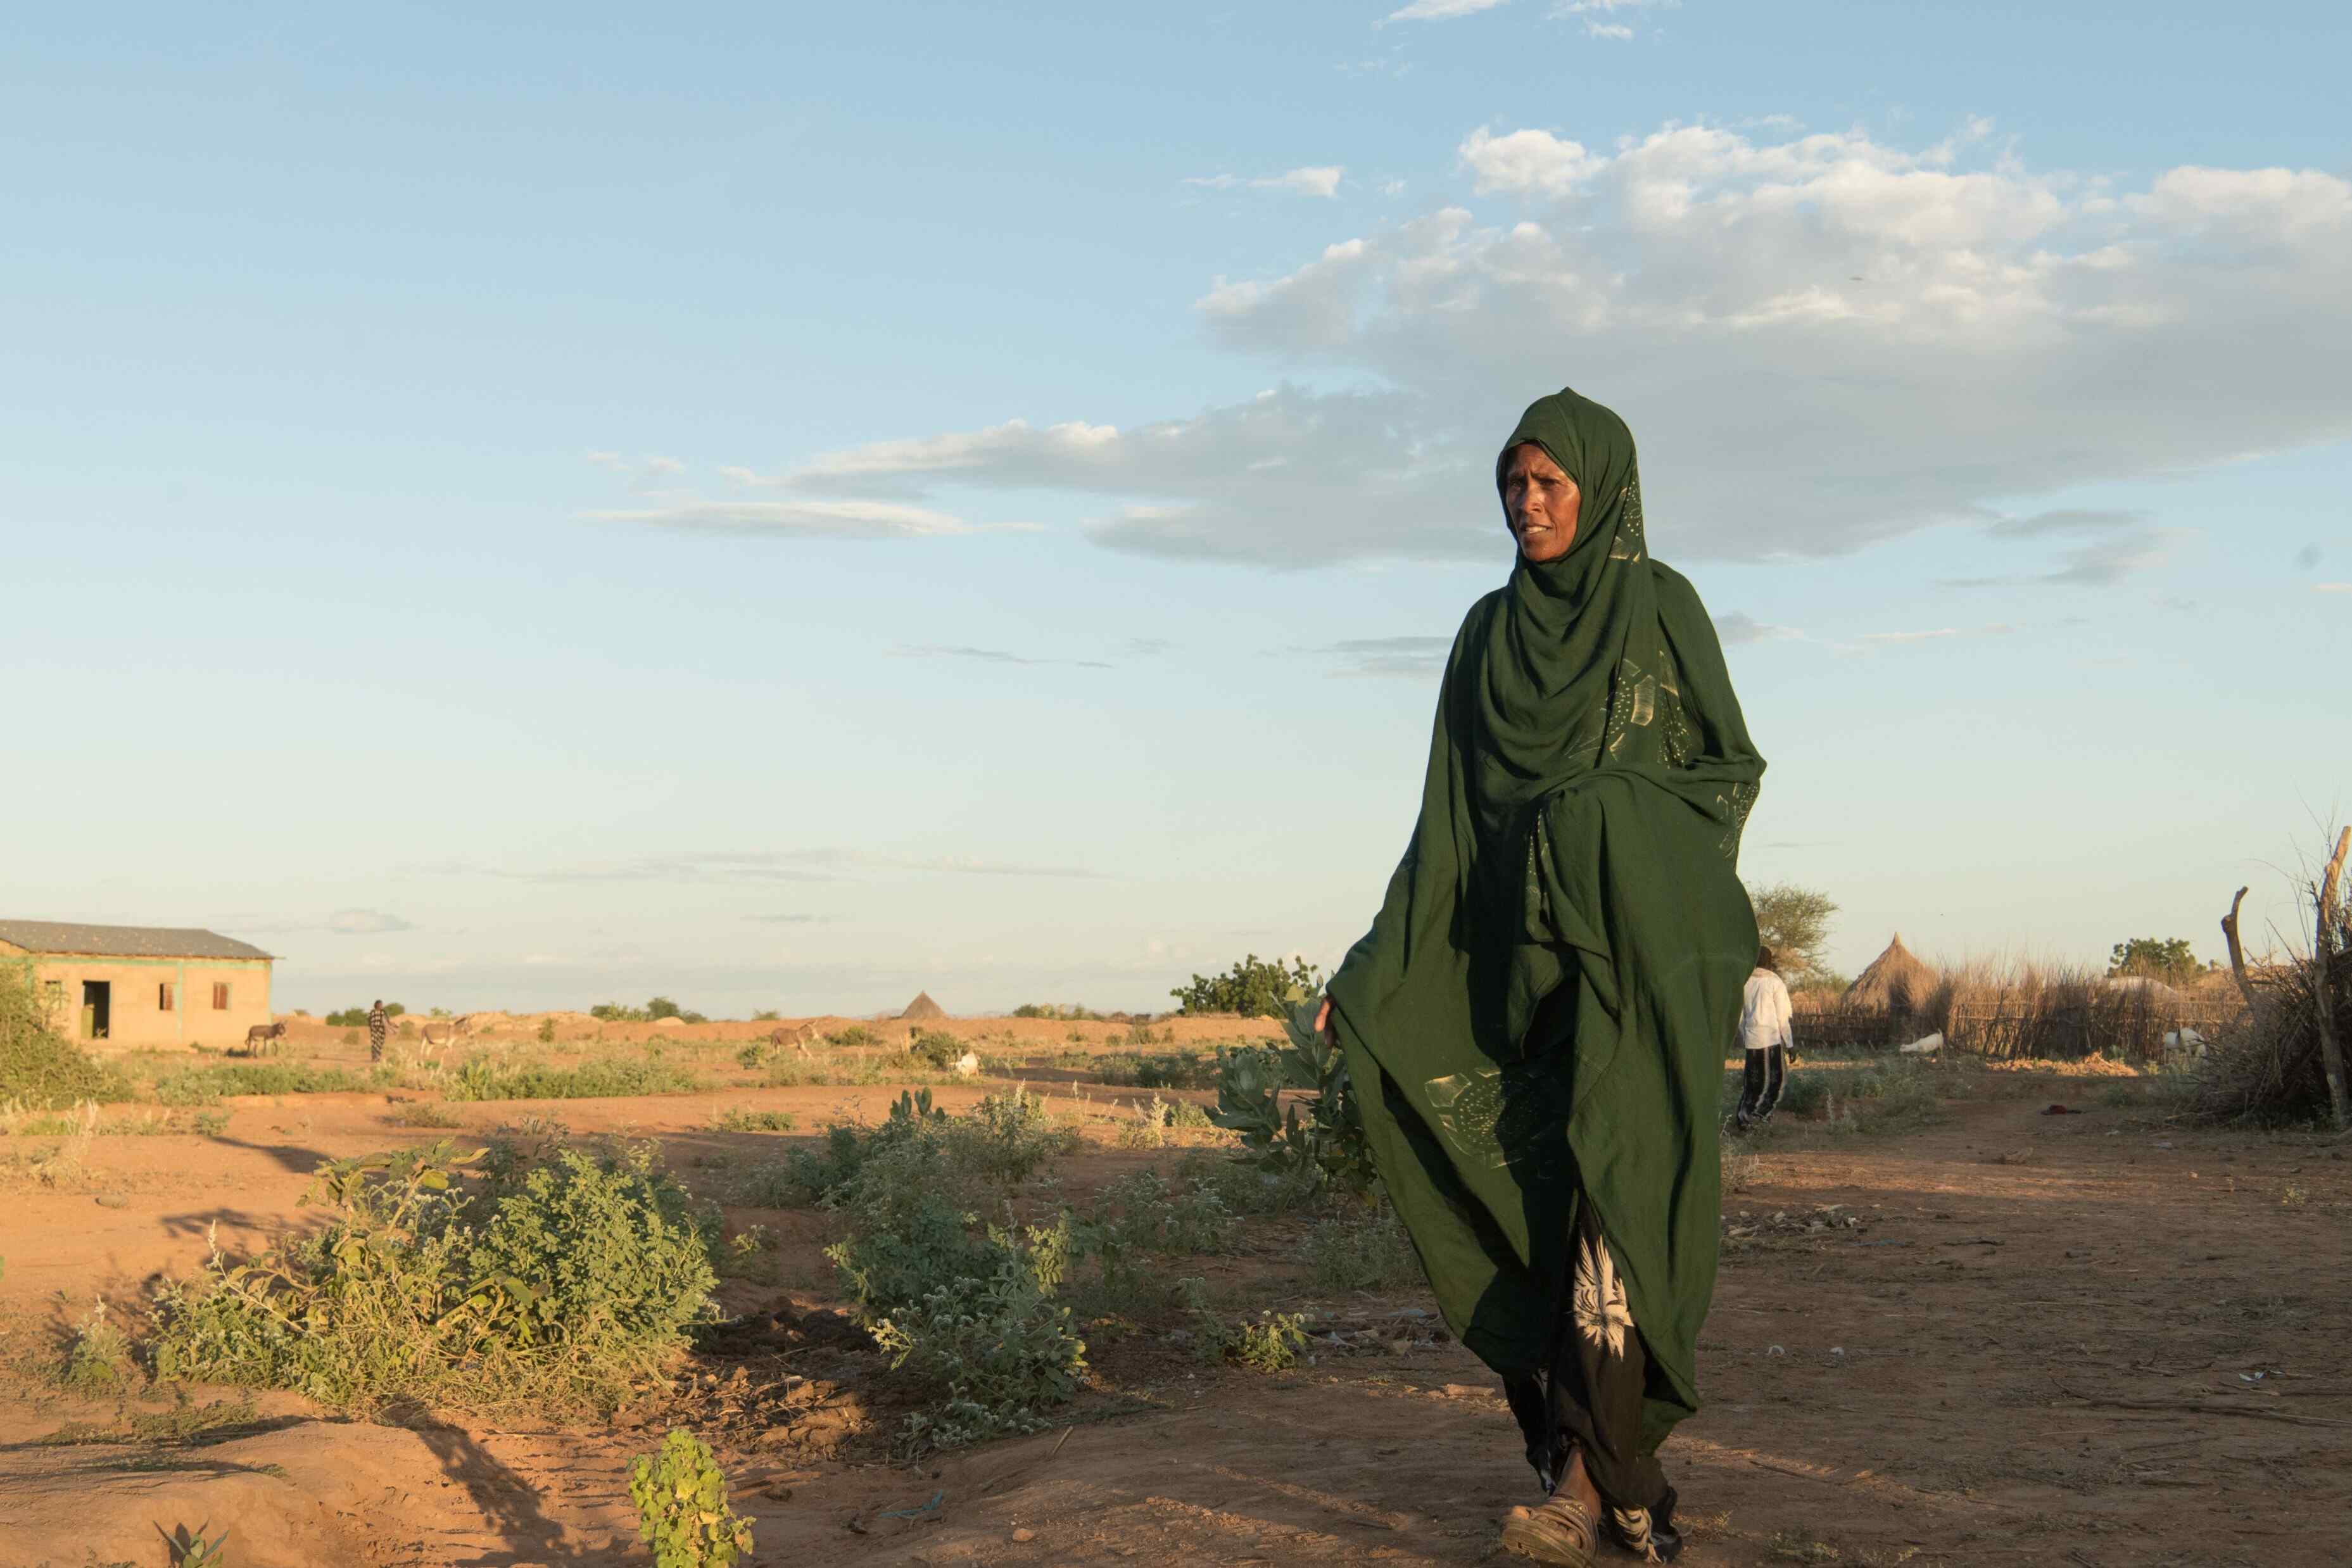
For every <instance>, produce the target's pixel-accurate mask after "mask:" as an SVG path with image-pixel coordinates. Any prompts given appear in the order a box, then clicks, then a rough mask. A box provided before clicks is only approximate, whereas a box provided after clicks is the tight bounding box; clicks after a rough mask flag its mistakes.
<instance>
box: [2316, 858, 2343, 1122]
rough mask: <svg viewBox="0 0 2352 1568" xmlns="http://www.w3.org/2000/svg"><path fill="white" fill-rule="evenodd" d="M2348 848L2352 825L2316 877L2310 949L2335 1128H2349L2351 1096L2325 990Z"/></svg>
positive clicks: (2330, 1001) (2333, 1011)
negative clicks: (2346, 1088)
mask: <svg viewBox="0 0 2352 1568" xmlns="http://www.w3.org/2000/svg"><path fill="white" fill-rule="evenodd" d="M2347 849H2352V826H2347V828H2345V829H2344V831H2343V832H2341V833H2339V834H2337V835H2336V853H2335V854H2333V855H2331V856H2329V857H2328V858H2327V871H2326V875H2324V876H2322V877H2321V878H2320V879H2319V913H2318V918H2317V921H2316V922H2315V925H2314V928H2313V932H2312V939H2311V951H2312V956H2313V963H2312V966H2311V972H2312V973H2311V992H2312V999H2313V1001H2314V1002H2315V1003H2316V1004H2317V1012H2318V1016H2319V1060H2320V1065H2321V1066H2322V1067H2323V1068H2325V1069H2326V1073H2327V1103H2328V1106H2329V1108H2330V1109H2331V1110H2334V1111H2335V1112H2336V1131H2338V1132H2352V1100H2347V1097H2346V1095H2345V1092H2344V1047H2342V1046H2341V1045H2340V1044H2338V1043H2337V1041H2336V1004H2335V999H2334V998H2333V997H2332V996H2330V995H2329V994H2328V992H2329V989H2330V988H2329V985H2328V983H2327V982H2328V973H2327V972H2328V970H2329V969H2330V968H2331V967H2332V966H2333V964H2334V962H2335V957H2336V879H2338V878H2340V877H2342V876H2343V875H2344V852H2345V851H2346V850H2347Z"/></svg>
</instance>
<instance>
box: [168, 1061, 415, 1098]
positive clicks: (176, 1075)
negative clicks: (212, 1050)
mask: <svg viewBox="0 0 2352 1568" xmlns="http://www.w3.org/2000/svg"><path fill="white" fill-rule="evenodd" d="M367 1087H369V1086H368V1082H367V1080H366V1079H360V1078H355V1077H353V1076H352V1074H350V1073H347V1072H345V1071H344V1070H343V1069H342V1068H310V1067H297V1066H293V1065H291V1064H284V1063H277V1062H232V1063H229V1064H228V1065H226V1066H223V1067H216V1068H184V1069H182V1070H181V1071H179V1072H173V1073H166V1074H164V1075H163V1077H162V1078H159V1079H156V1080H155V1098H156V1099H157V1100H160V1101H162V1102H163V1104H165V1105H214V1104H217V1103H218V1102H219V1101H220V1100H222V1099H223V1098H225V1097H226V1096H228V1095H232V1094H341V1093H345V1092H349V1091H352V1090H356V1089H366V1088H367Z"/></svg>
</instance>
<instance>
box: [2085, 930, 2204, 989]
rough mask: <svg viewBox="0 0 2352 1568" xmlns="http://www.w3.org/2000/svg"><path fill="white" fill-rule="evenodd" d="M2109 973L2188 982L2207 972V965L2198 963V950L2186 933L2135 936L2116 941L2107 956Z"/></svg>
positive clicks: (2170, 981) (2173, 982)
mask: <svg viewBox="0 0 2352 1568" xmlns="http://www.w3.org/2000/svg"><path fill="white" fill-rule="evenodd" d="M2107 973H2108V974H2110V975H2136V976H2139V977H2142V978H2145V979H2148V980H2160V981H2162V982H2163V983H2164V984H2168V985H2186V984H2189V982H2190V981H2192V980H2194V979H2196V978H2197V977H2198V976H2199V975H2200V974H2202V973H2205V965H2204V964H2202V963H2199V962H2198V959H2197V950H2196V949H2195V948H2194V947H2192V946H2190V945H2189V939H2188V938H2187V937H2185V936H2176V937H2170V938H2164V937H2153V936H2136V937H2133V938H2132V939H2131V940H2130V941H2129V942H2117V943H2116V945H2115V950H2114V951H2113V952H2110V953H2109V954H2108V955H2107Z"/></svg>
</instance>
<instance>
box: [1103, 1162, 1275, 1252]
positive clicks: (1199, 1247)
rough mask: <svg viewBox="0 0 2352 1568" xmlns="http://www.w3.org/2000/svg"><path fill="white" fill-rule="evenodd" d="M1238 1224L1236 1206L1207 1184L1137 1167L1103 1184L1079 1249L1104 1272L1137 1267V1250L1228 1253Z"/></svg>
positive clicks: (1232, 1247)
mask: <svg viewBox="0 0 2352 1568" xmlns="http://www.w3.org/2000/svg"><path fill="white" fill-rule="evenodd" d="M1236 1228H1237V1221H1236V1220H1235V1217H1234V1211H1233V1210H1232V1209H1231V1208H1229V1207H1227V1206H1226V1205H1225V1202H1224V1200H1223V1198H1221V1197H1219V1196H1218V1195H1217V1194H1216V1193H1214V1192H1213V1191H1212V1190H1210V1189H1209V1188H1207V1187H1205V1186H1202V1185H1198V1184H1185V1185H1182V1186H1177V1185H1173V1184H1171V1183H1170V1182H1169V1180H1168V1179H1167V1178H1166V1177H1165V1176H1162V1175H1161V1174H1160V1173H1159V1172H1157V1171H1135V1172H1131V1173H1129V1174H1127V1175H1124V1176H1121V1177H1120V1178H1119V1179H1118V1181H1116V1182H1113V1183H1112V1184H1110V1185H1109V1186H1108V1187H1106V1188H1104V1189H1103V1193H1102V1196H1101V1198H1100V1199H1099V1200H1098V1202H1097V1206H1096V1210H1095V1215H1094V1217H1093V1218H1092V1219H1091V1220H1090V1221H1089V1222H1088V1223H1087V1226H1085V1227H1084V1228H1083V1230H1082V1231H1081V1249H1082V1251H1084V1252H1085V1254H1086V1255H1087V1256H1089V1257H1094V1258H1100V1259H1101V1260H1102V1265H1103V1272H1104V1273H1105V1274H1106V1275H1107V1276H1108V1275H1115V1274H1117V1273H1118V1272H1120V1271H1121V1270H1123V1269H1126V1268H1133V1267H1136V1266H1137V1263H1136V1260H1137V1258H1138V1255H1140V1254H1150V1255H1155V1256H1160V1257H1167V1256H1170V1255H1172V1254H1182V1253H1203V1252H1212V1253H1223V1252H1231V1251H1232V1250H1233V1249H1234V1237H1235V1232H1236Z"/></svg>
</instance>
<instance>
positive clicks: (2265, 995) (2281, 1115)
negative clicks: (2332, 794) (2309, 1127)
mask: <svg viewBox="0 0 2352 1568" xmlns="http://www.w3.org/2000/svg"><path fill="white" fill-rule="evenodd" d="M2347 850H2352V827H2347V828H2345V829H2343V830H2342V831H2341V832H2339V833H2338V834H2337V835H2336V847H2335V853H2334V854H2332V855H2331V856H2329V857H2328V859H2327V864H2326V868H2325V869H2324V870H2323V871H2322V872H2321V873H2320V875H2319V877H2318V878H2317V879H2315V881H2314V882H2312V883H2309V884H2306V889H2307V891H2308V892H2309V893H2310V895H2311V904H2310V910H2311V932H2312V939H2311V952H2310V953H2309V954H2308V955H2307V956H2304V957H2299V958H2294V959H2292V960H2290V961H2288V962H2286V963H2271V964H2263V965H2261V966H2259V967H2257V966H2253V965H2249V964H2248V963H2246V958H2245V950H2244V944H2243V943H2242V942H2241V941H2240V939H2239V932H2238V910H2239V907H2240V906H2241V905H2242V903H2243V902H2244V901H2245V897H2246V889H2243V888H2241V889H2238V896H2237V897H2236V898H2234V899H2232V900H2230V912H2229V913H2228V914H2226V915H2224V916H2222V917H2221V935H2222V938H2223V940H2224V941H2225V942H2227V943H2228V944H2229V949H2230V970H2231V975H2232V977H2233V978H2234V979H2235V980H2236V982H2237V986H2238V991H2239V994H2240V995H2241V997H2242V999H2243V1002H2244V1007H2243V1009H2242V1012H2241V1013H2240V1015H2239V1016H2238V1017H2237V1018H2236V1019H2235V1020H2234V1021H2233V1022H2232V1023H2231V1025H2230V1026H2228V1027H2227V1028H2225V1029H2223V1030H2222V1031H2221V1036H2220V1037H2219V1038H2218V1039H2217V1040H2216V1041H2215V1042H2214V1044H2213V1047H2211V1048H2210V1050H2209V1051H2208V1052H2207V1053H2206V1055H2205V1058H2204V1059H2203V1060H2202V1061H2201V1062H2200V1063H2199V1064H2198V1070H2197V1085H2196V1089H2197V1093H2196V1101H2195V1103H2196V1109H2197V1110H2198V1112H2199V1114H2200V1115H2201V1116H2203V1117H2204V1118H2206V1119H2208V1120H2210V1121H2261V1122H2282V1121H2309V1120H2312V1119H2314V1118H2318V1117H2325V1118H2326V1119H2327V1120H2329V1121H2332V1122H2334V1124H2335V1126H2336V1131H2339V1132H2343V1131H2352V1092H2347V1084H2346V1071H2345V1063H2344V1058H2345V1053H2346V1046H2347V1041H2352V929H2347V920H2346V905H2345V901H2344V899H2343V892H2344V868H2345V858H2346V854H2347Z"/></svg>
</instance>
